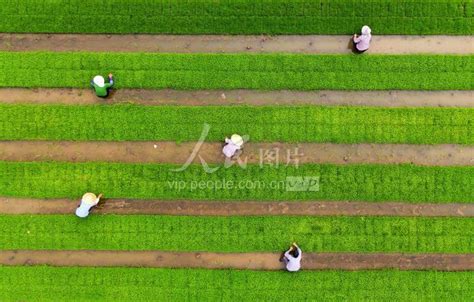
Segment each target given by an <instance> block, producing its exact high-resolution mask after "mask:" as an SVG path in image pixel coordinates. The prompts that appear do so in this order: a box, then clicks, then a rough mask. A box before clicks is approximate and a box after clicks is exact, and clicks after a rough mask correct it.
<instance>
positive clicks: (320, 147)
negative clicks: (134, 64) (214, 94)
mask: <svg viewBox="0 0 474 302" xmlns="http://www.w3.org/2000/svg"><path fill="white" fill-rule="evenodd" d="M196 144H197V142H184V143H179V144H178V143H176V142H171V141H155V142H153V141H142V142H140V141H137V142H133V141H123V142H100V141H97V142H93V141H85V142H72V141H0V160H2V161H64V162H89V161H96V162H124V163H170V164H184V163H185V162H187V161H188V159H189V158H192V157H191V154H192V152H193V150H194V148H195V147H196ZM221 149H222V144H221V143H215V142H204V143H203V144H202V145H201V147H200V149H199V151H198V153H197V154H198V155H199V156H200V157H202V158H203V159H204V160H205V161H206V162H207V163H214V164H223V163H224V162H225V158H224V155H223V154H222V150H221ZM265 154H267V155H265ZM272 154H273V155H275V154H279V158H278V162H277V161H276V160H273V161H272V158H271V156H272ZM288 154H290V155H291V156H292V157H291V158H290V159H288V158H287V155H288ZM199 156H195V157H194V158H193V162H194V163H199V162H200V157H199ZM269 156H270V157H269ZM240 158H241V160H243V161H246V162H247V163H249V164H261V165H268V164H280V165H287V164H291V165H296V164H308V163H321V164H322V163H332V164H416V165H428V166H470V165H474V146H467V145H455V144H443V145H415V144H332V143H253V142H249V143H247V144H246V145H245V146H244V151H243V153H242V154H241V156H240Z"/></svg>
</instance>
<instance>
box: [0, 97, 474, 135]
mask: <svg viewBox="0 0 474 302" xmlns="http://www.w3.org/2000/svg"><path fill="white" fill-rule="evenodd" d="M0 121H2V122H0V139H2V140H26V139H28V140H75V141H84V140H87V141H90V140H105V141H122V140H131V141H141V140H171V141H197V140H198V139H199V137H200V135H201V132H202V131H203V125H204V124H205V123H207V124H209V125H210V131H209V135H208V136H207V138H206V140H207V141H222V140H223V138H224V137H226V136H228V135H230V134H231V133H241V134H247V135H249V137H250V141H252V142H275V141H280V142H333V143H361V142H369V143H410V144H441V143H456V144H474V130H473V129H474V127H473V125H474V109H472V108H377V107H331V106H329V107H321V106H263V107H260V106H257V107H250V106H205V107H201V106H194V107H192V106H191V107H188V106H139V105H113V106H110V105H77V106H68V105H12V104H0Z"/></svg>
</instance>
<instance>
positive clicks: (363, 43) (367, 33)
mask: <svg viewBox="0 0 474 302" xmlns="http://www.w3.org/2000/svg"><path fill="white" fill-rule="evenodd" d="M371 32H372V30H371V29H370V27H368V26H367V25H364V26H363V27H362V35H360V36H358V35H356V34H354V37H352V41H354V52H356V53H363V52H365V51H366V50H367V49H369V47H370V41H371V40H372V35H371Z"/></svg>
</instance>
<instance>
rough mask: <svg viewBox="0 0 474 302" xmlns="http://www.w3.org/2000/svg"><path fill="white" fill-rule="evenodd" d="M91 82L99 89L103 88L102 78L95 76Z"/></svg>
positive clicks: (103, 81)
mask: <svg viewBox="0 0 474 302" xmlns="http://www.w3.org/2000/svg"><path fill="white" fill-rule="evenodd" d="M93 81H94V84H96V85H97V86H99V87H104V86H105V79H104V77H103V76H100V75H98V76H95V77H94V80H93Z"/></svg>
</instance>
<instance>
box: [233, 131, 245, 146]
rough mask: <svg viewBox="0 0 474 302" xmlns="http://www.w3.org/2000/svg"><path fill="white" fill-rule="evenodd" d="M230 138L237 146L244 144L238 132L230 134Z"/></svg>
mask: <svg viewBox="0 0 474 302" xmlns="http://www.w3.org/2000/svg"><path fill="white" fill-rule="evenodd" d="M230 140H231V141H232V143H233V144H234V145H236V146H239V147H241V146H242V145H243V144H244V139H243V138H242V136H240V135H238V134H232V136H231V137H230Z"/></svg>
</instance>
